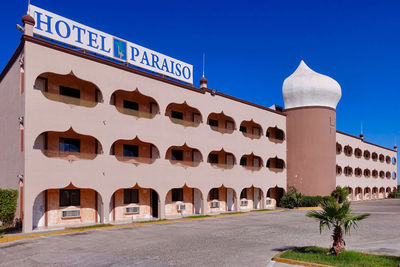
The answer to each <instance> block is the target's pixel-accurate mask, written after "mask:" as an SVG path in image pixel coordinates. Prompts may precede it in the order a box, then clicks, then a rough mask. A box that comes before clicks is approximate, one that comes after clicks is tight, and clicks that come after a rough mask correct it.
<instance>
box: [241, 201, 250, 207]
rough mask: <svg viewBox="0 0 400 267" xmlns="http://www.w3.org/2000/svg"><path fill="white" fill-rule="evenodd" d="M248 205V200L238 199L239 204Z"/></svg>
mask: <svg viewBox="0 0 400 267" xmlns="http://www.w3.org/2000/svg"><path fill="white" fill-rule="evenodd" d="M247 205H249V201H248V200H241V201H240V206H247Z"/></svg>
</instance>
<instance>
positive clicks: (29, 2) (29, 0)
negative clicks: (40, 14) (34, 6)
mask: <svg viewBox="0 0 400 267" xmlns="http://www.w3.org/2000/svg"><path fill="white" fill-rule="evenodd" d="M30 5H31V0H28V11H26V14H29V11H30V10H29V7H30Z"/></svg>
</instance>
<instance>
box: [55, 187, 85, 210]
mask: <svg viewBox="0 0 400 267" xmlns="http://www.w3.org/2000/svg"><path fill="white" fill-rule="evenodd" d="M80 205H81V190H79V189H61V190H60V207H68V206H80Z"/></svg>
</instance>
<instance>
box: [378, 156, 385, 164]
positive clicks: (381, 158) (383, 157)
mask: <svg viewBox="0 0 400 267" xmlns="http://www.w3.org/2000/svg"><path fill="white" fill-rule="evenodd" d="M379 161H380V162H382V163H383V162H385V156H384V155H383V154H379Z"/></svg>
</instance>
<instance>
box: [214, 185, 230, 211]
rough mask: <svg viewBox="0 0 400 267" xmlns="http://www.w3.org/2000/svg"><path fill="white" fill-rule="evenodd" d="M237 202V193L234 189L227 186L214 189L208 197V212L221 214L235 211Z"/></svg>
mask: <svg viewBox="0 0 400 267" xmlns="http://www.w3.org/2000/svg"><path fill="white" fill-rule="evenodd" d="M235 201H236V192H235V190H233V189H232V188H227V187H225V186H223V185H222V186H220V187H218V188H217V187H215V188H212V189H211V190H210V191H209V192H208V196H207V212H208V213H221V212H226V211H234V210H235V209H236V207H235Z"/></svg>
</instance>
